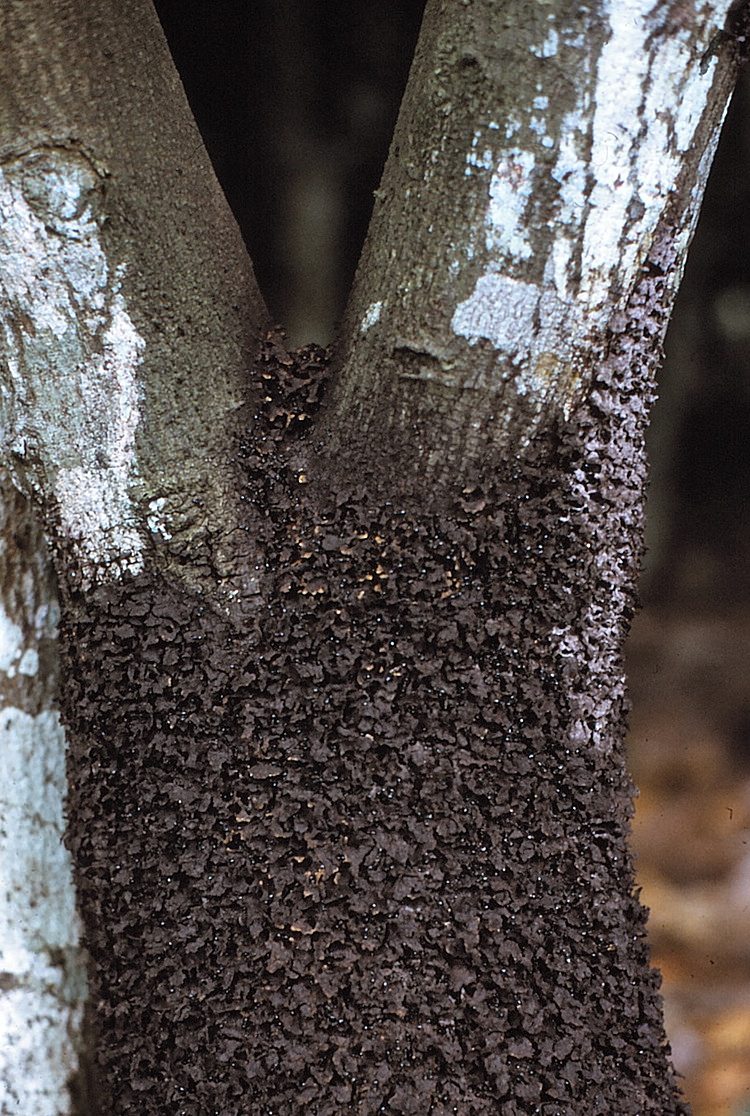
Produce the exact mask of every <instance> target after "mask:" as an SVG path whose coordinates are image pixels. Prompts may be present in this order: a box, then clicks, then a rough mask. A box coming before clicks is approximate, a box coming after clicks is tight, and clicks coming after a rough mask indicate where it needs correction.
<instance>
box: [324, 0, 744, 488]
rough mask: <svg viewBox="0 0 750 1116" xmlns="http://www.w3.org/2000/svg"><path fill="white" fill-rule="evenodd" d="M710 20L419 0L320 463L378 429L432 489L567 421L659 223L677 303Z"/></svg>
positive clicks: (622, 10)
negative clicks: (668, 242) (672, 262)
mask: <svg viewBox="0 0 750 1116" xmlns="http://www.w3.org/2000/svg"><path fill="white" fill-rule="evenodd" d="M729 7H730V6H729V4H728V3H726V2H725V0H722V2H719V3H706V4H701V5H697V4H679V5H669V4H661V3H658V4H654V3H653V2H652V0H616V2H615V3H610V2H609V0H599V2H597V3H594V4H589V5H580V4H576V3H572V0H570V2H569V0H561V2H558V3H555V4H541V3H539V4H527V3H525V2H524V0H510V2H509V0H484V2H482V3H478V4H477V3H472V4H464V3H455V2H454V0H435V2H433V3H431V4H428V6H427V9H426V12H425V18H424V25H423V28H422V34H421V36H420V42H419V47H418V50H417V54H416V58H415V63H414V66H413V68H412V71H411V74H410V78H409V83H408V86H407V89H406V93H405V96H404V101H403V104H402V109H401V113H400V116H399V121H398V124H397V126H396V131H395V134H394V138H393V143H392V146H391V151H390V155H389V159H388V163H387V165H386V169H385V173H384V176H383V182H382V184H381V187H380V190H379V191H378V196H377V201H376V205H375V211H374V214H373V220H372V223H371V225H370V232H369V234H368V240H367V243H366V245H365V249H364V252H363V255H362V259H361V262H360V267H359V272H358V277H357V279H356V281H355V284H354V289H353V291H352V296H351V300H350V304H349V308H348V311H347V316H346V321H345V323H344V327H343V331H342V335H341V337H340V339H339V363H340V365H341V375H340V376H339V377H338V379H337V383H336V387H335V389H334V391H333V393H332V399H331V403H330V417H329V426H330V438H331V441H332V445H333V447H334V452H338V447H340V446H341V444H342V443H343V442H345V441H346V439H347V437H350V436H351V434H350V432H351V430H352V428H355V429H356V430H358V431H359V430H361V429H364V431H365V432H367V431H370V430H371V431H372V432H373V435H374V437H375V438H376V439H377V438H379V437H380V434H379V431H380V430H381V428H382V426H383V425H384V424H386V425H388V427H389V428H393V429H399V430H401V431H402V432H403V434H404V437H408V438H409V440H410V441H411V442H412V444H413V445H414V448H415V451H416V452H415V455H414V456H415V460H418V461H419V464H418V466H417V468H418V470H419V471H422V470H423V469H424V468H427V470H428V472H429V473H430V474H431V475H432V476H433V477H435V478H445V477H448V478H452V477H454V476H455V472H456V465H455V460H456V458H457V457H459V456H460V457H461V459H462V460H463V461H465V462H468V461H470V460H471V459H472V458H473V459H474V460H475V461H481V460H482V459H483V458H484V457H485V455H486V454H487V453H490V454H491V453H492V450H493V447H497V446H498V445H502V446H503V447H504V449H505V451H506V453H508V454H513V453H515V452H517V451H518V450H519V449H521V450H522V449H523V447H524V446H525V445H526V444H527V443H528V441H529V440H530V439H531V438H533V436H534V434H535V433H536V432H537V431H538V430H540V429H544V428H545V427H547V426H549V424H551V423H554V422H556V421H557V419H558V418H559V417H564V418H568V417H570V415H571V414H572V413H573V411H574V410H575V407H576V405H577V404H578V403H579V402H580V401H581V400H582V399H584V398H585V396H586V394H587V392H588V390H589V388H590V385H591V376H592V369H593V368H595V367H596V366H597V364H598V362H599V361H600V360H601V359H602V358H603V357H604V356H605V355H606V353H607V350H608V347H609V344H610V335H611V330H612V327H613V324H615V323H619V325H618V326H617V328H621V327H622V321H623V314H624V313H625V312H626V307H627V305H628V300H629V298H630V295H631V293H632V291H633V289H634V286H635V284H636V283H637V281H638V276H639V274H640V271H641V268H642V267H643V264H644V261H645V259H646V257H647V255H648V254H649V252H650V250H651V246H652V244H653V243H654V241H655V239H656V238H657V231H658V229H659V228H660V227H663V226H667V227H669V228H670V229H671V230H672V232H673V235H674V236H675V237H676V238H677V242H678V243H679V246H680V251H679V252H678V253H677V256H676V260H677V263H676V266H675V270H674V272H673V274H672V275H671V276H670V282H669V285H668V286H669V294H668V297H669V298H670V299H671V298H672V297H673V296H674V293H675V292H676V288H677V285H678V283H679V279H680V276H681V273H682V262H683V261H684V257H685V253H686V251H687V245H688V244H689V241H690V238H691V236H692V232H693V228H694V225H695V221H696V219H697V214H698V209H699V206H700V199H701V196H702V183H703V182H704V181H705V177H706V174H707V168H708V166H709V165H710V161H711V158H712V156H713V150H714V147H715V143H716V139H717V136H718V124H719V122H720V120H721V117H722V115H723V113H724V110H725V107H726V103H727V99H728V97H729V95H730V93H731V90H732V88H733V85H734V79H735V75H736V68H737V49H736V45H733V40H732V39H731V38H729V37H728V36H727V38H726V39H723V40H722V43H723V46H722V49H721V50H720V51H719V53H718V54H717V55H710V56H706V50H707V48H708V46H709V44H710V43H711V41H712V40H713V38H714V34H715V32H716V30H717V28H718V27H719V26H722V25H723V23H724V20H725V17H726V16H727V12H728V9H729ZM735 7H736V5H735ZM733 18H735V17H733ZM701 161H703V166H701V165H700V164H701ZM665 293H666V292H665Z"/></svg>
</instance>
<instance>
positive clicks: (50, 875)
mask: <svg viewBox="0 0 750 1116" xmlns="http://www.w3.org/2000/svg"><path fill="white" fill-rule="evenodd" d="M0 586H2V601H3V610H2V613H0V695H1V698H2V710H1V712H0V739H1V748H2V757H3V758H2V768H3V775H2V780H1V781H0V804H1V805H0V817H1V818H2V823H1V824H0V880H2V904H1V905H0V1111H2V1112H8V1113H10V1112H14V1113H15V1112H18V1113H24V1114H25V1113H32V1112H33V1113H35V1114H37V1116H58V1114H60V1113H63V1112H65V1113H67V1112H69V1111H70V1110H71V1108H70V1106H71V1105H72V1104H73V1103H74V1102H75V1101H76V1100H77V1101H83V1100H84V1097H83V1096H82V1095H81V1093H82V1088H81V1085H82V1082H83V1081H84V1075H83V1074H82V1073H80V1072H79V1054H80V1047H81V1030H82V1016H83V1007H84V1001H85V996H86V979H85V972H84V967H83V959H82V957H81V951H80V941H79V936H80V927H79V923H78V918H77V916H76V911H75V893H74V890H73V879H72V872H71V864H70V856H69V854H68V852H67V850H66V849H65V847H64V846H63V844H62V838H63V835H64V824H63V811H64V800H65V736H64V733H63V729H62V726H61V724H60V716H59V713H58V710H57V703H56V698H57V676H58V659H57V647H56V642H55V637H56V634H57V620H58V608H57V599H56V593H55V584H54V578H53V576H52V571H51V566H50V561H49V557H48V555H47V552H46V547H45V545H44V539H43V538H42V536H41V532H40V530H39V527H38V524H37V523H36V521H35V518H34V517H33V516H32V514H31V509H30V507H29V504H28V501H27V500H25V499H24V498H23V497H22V496H21V494H20V493H19V492H18V491H16V489H14V488H13V486H12V485H11V483H10V481H9V480H8V477H7V476H3V477H2V480H1V481H0Z"/></svg>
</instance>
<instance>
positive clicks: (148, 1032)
mask: <svg viewBox="0 0 750 1116" xmlns="http://www.w3.org/2000/svg"><path fill="white" fill-rule="evenodd" d="M324 370H325V359H324V354H322V353H321V352H320V351H318V350H307V351H306V352H304V353H301V354H298V355H297V356H296V357H295V358H290V357H288V356H287V355H286V353H285V352H284V350H283V349H282V348H281V346H280V345H279V344H278V343H277V342H274V340H273V339H270V340H269V343H268V346H267V349H266V352H265V359H264V360H263V361H262V362H261V366H260V368H259V371H258V375H259V376H260V377H261V382H262V383H263V384H264V385H265V393H264V394H265V401H264V404H263V413H262V416H261V420H260V421H261V423H262V434H263V437H257V432H258V424H257V423H256V425H255V426H254V433H255V435H256V436H255V437H254V438H253V440H252V441H251V442H249V443H248V445H247V446H246V447H245V449H244V451H243V458H244V468H245V470H246V476H247V499H248V503H249V504H250V505H252V506H253V507H254V508H255V509H256V510H259V511H258V514H260V516H261V517H262V525H261V528H260V533H261V535H262V537H263V541H264V546H265V547H266V554H267V572H266V590H265V609H264V611H263V613H262V614H261V615H260V616H259V618H258V621H257V624H256V626H255V627H254V628H253V630H251V631H248V632H244V633H237V632H236V631H234V630H232V629H230V627H229V626H228V625H226V624H225V623H223V622H222V621H221V620H220V619H219V618H218V617H217V616H216V615H215V614H214V613H213V612H211V611H210V610H209V609H207V608H204V607H203V606H201V604H200V602H199V601H195V600H192V599H188V598H187V597H185V596H181V595H180V594H179V593H178V592H177V591H176V590H174V589H171V588H169V587H168V586H166V585H164V584H163V583H161V582H160V581H159V580H157V579H151V580H148V579H147V578H146V577H145V576H144V577H141V578H139V579H136V580H134V581H131V582H130V583H128V584H126V585H121V586H119V587H117V588H116V589H115V588H101V589H99V590H97V591H96V592H94V593H93V594H92V595H89V596H87V598H86V599H85V600H78V599H76V598H75V597H74V598H73V599H72V600H70V601H69V602H68V605H67V611H66V620H65V633H64V634H65V641H66V649H67V650H66V654H67V671H66V676H67V681H68V686H67V691H66V693H67V719H68V722H69V726H70V730H71V783H72V788H73V789H72V792H71V831H72V835H73V836H72V844H73V851H74V855H75V861H76V865H77V874H78V883H79V887H80V890H81V898H82V906H83V910H84V914H85V918H86V924H87V933H88V944H89V948H90V950H91V954H92V958H93V964H92V970H93V987H94V998H93V1013H94V1017H95V1024H96V1027H97V1029H98V1033H99V1044H98V1073H99V1079H100V1082H99V1088H100V1090H101V1093H102V1098H103V1099H102V1111H104V1112H107V1113H133V1112H136V1111H137V1112H138V1113H140V1114H143V1116H148V1114H150V1113H154V1114H156V1113H159V1116H163V1113H165V1112H170V1113H175V1114H180V1116H182V1114H185V1116H187V1114H190V1116H193V1114H195V1116H198V1114H200V1116H208V1114H212V1113H216V1114H218V1116H234V1114H237V1116H239V1114H241V1113H242V1114H247V1113H252V1114H257V1116H299V1113H301V1112H309V1113H315V1116H334V1114H340V1113H345V1112H356V1113H360V1114H363V1116H364V1114H368V1113H370V1114H373V1113H380V1112H383V1113H394V1114H395V1113H404V1114H405V1113H414V1114H419V1116H426V1114H434V1116H438V1114H440V1116H447V1114H460V1116H489V1114H490V1113H492V1114H493V1116H494V1114H496V1113H497V1112H498V1111H499V1110H500V1109H501V1110H502V1112H503V1113H504V1114H507V1116H513V1114H519V1116H520V1114H521V1113H528V1112H532V1111H533V1112H538V1113H543V1114H547V1116H553V1114H556V1113H561V1114H567V1113H576V1114H581V1116H583V1114H584V1113H585V1114H586V1116H605V1114H606V1116H611V1114H612V1113H613V1112H617V1113H618V1114H622V1116H635V1114H636V1113H640V1114H645V1113H654V1114H657V1113H658V1114H659V1116H664V1114H666V1113H672V1114H676V1113H678V1112H682V1111H683V1108H682V1106H681V1104H680V1103H679V1102H678V1101H677V1100H676V1099H675V1094H674V1091H673V1090H672V1088H671V1085H670V1082H669V1079H668V1076H667V1074H666V1073H665V1058H666V1055H665V1050H664V1036H663V1031H662V1026H661V1021H660V1003H659V997H658V994H657V990H656V979H655V977H654V976H653V975H651V974H650V973H649V972H648V968H647V965H648V958H647V950H646V946H645V942H644V937H643V935H644V920H643V912H642V910H641V908H640V906H639V903H638V901H637V899H636V898H635V897H634V896H633V893H632V873H631V866H630V863H629V859H628V856H627V853H626V835H627V831H628V817H629V812H630V806H629V794H630V784H629V782H628V779H627V776H626V773H625V770H624V765H623V762H622V745H623V742H622V733H623V729H622V724H623V704H624V697H623V693H624V687H623V681H622V668H621V662H620V655H619V648H620V645H621V641H622V638H623V635H624V632H625V629H626V626H627V621H628V617H629V615H630V613H631V611H632V587H631V581H632V570H633V569H634V568H635V562H636V555H637V552H638V547H639V542H638V533H639V526H640V472H639V470H640V465H639V462H640V456H639V453H640V450H639V444H640V443H639V439H640V428H641V426H642V416H640V415H638V414H636V416H635V418H633V420H632V422H631V423H630V424H628V423H627V422H624V421H623V420H622V414H623V411H625V412H627V410H628V408H629V409H630V412H631V413H632V412H633V407H632V406H631V402H632V400H627V401H626V402H627V407H625V408H623V406H622V405H621V404H622V402H623V397H622V394H621V392H622V390H623V389H621V388H615V387H613V386H612V385H611V384H609V383H607V382H604V381H603V382H602V383H601V384H600V385H599V386H598V387H597V389H596V390H595V391H594V392H593V394H592V396H591V400H590V404H589V409H588V411H587V415H588V418H584V421H583V430H584V435H583V437H581V435H580V430H581V425H580V416H579V425H578V435H577V437H576V440H575V441H573V440H572V439H571V440H570V442H569V443H566V441H565V438H564V437H561V438H560V439H559V440H558V439H556V438H553V437H552V436H550V437H549V438H548V439H547V440H546V441H544V440H540V445H539V448H538V460H536V461H534V460H532V459H531V458H529V460H527V461H525V462H524V467H523V471H522V472H519V473H518V474H515V473H513V472H512V471H507V472H505V473H500V472H498V473H496V474H494V475H491V476H489V477H485V478H483V479H477V481H476V483H474V482H471V483H468V484H462V486H461V487H460V489H459V490H457V491H456V492H454V493H453V494H451V495H450V496H449V497H446V499H445V500H442V501H440V500H437V501H430V500H427V499H425V496H424V493H422V494H416V495H414V494H410V493H409V492H408V491H399V485H398V483H397V472H398V463H397V462H396V463H395V464H394V466H393V467H392V469H391V475H389V476H388V477H387V480H388V484H384V483H383V475H384V474H383V473H382V472H381V473H379V474H376V473H373V474H372V475H366V473H365V472H363V471H361V470H358V471H357V472H356V474H355V475H352V473H353V471H352V470H341V473H342V475H339V476H336V477H334V478H333V479H331V477H330V474H329V476H328V479H326V478H325V477H324V476H317V477H316V476H315V475H314V470H311V473H312V474H313V475H308V473H307V471H306V470H305V468H304V467H302V466H300V464H299V462H300V461H301V460H312V458H311V454H310V450H309V448H308V449H305V444H306V443H305V439H306V438H308V437H309V434H308V433H307V430H306V428H307V426H308V425H309V415H310V413H311V411H312V409H313V408H314V406H315V405H316V399H317V396H318V390H319V385H320V383H321V382H322V379H323V375H324ZM628 390H629V391H630V392H631V393H632V396H633V397H634V398H636V399H637V398H639V397H640V395H642V394H643V385H642V384H633V385H630V387H629V389H628ZM301 448H302V449H303V450H304V452H305V454H306V457H305V456H304V455H303V454H302V453H301ZM592 492H593V493H595V499H592V497H591V493H592ZM498 1106H500V1108H499V1107H498Z"/></svg>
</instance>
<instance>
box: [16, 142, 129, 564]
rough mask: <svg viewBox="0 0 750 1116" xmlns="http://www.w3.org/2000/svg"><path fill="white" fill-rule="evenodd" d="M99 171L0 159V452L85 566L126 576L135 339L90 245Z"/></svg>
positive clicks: (77, 164) (117, 278)
mask: <svg viewBox="0 0 750 1116" xmlns="http://www.w3.org/2000/svg"><path fill="white" fill-rule="evenodd" d="M103 189H104V175H103V174H101V173H100V172H99V171H98V170H97V168H96V167H95V166H94V164H93V163H92V161H91V160H90V159H88V158H87V157H86V156H85V155H84V154H83V153H81V152H80V151H77V150H75V149H69V148H63V147H49V148H42V149H36V150H34V151H31V152H26V153H24V154H22V155H20V156H18V157H17V158H14V159H10V160H7V161H6V162H5V163H4V164H3V165H2V166H0V212H1V213H2V222H1V223H0V329H1V333H0V344H2V347H3V350H4V351H3V354H2V357H3V359H2V449H3V453H4V456H5V459H6V461H7V462H8V464H9V465H10V466H11V468H12V470H13V473H14V475H15V477H16V478H17V479H18V480H19V481H20V482H21V483H22V484H24V485H26V486H27V487H31V488H33V489H35V490H36V491H38V492H44V494H45V497H46V499H47V500H48V501H52V502H54V503H55V504H56V505H57V511H58V513H59V518H60V525H61V530H62V532H63V533H64V535H66V536H67V538H68V539H69V540H70V542H71V546H72V550H73V553H74V554H75V556H76V560H77V562H78V564H79V565H80V567H81V569H82V571H83V572H84V573H89V574H93V573H96V574H97V575H99V574H103V575H104V576H107V577H111V576H113V575H116V574H118V573H120V574H121V573H123V572H125V571H129V572H137V570H138V569H140V568H141V565H142V552H143V549H144V541H143V536H142V532H141V530H139V529H138V527H137V526H136V524H135V516H134V511H133V507H134V504H133V497H132V488H133V485H134V483H136V482H137V479H138V468H137V462H136V430H137V427H138V424H139V421H140V391H139V384H138V366H139V364H140V362H141V359H142V355H143V351H144V348H145V342H144V340H143V338H142V337H141V336H140V334H139V333H138V330H137V329H136V327H135V325H134V323H133V320H132V318H131V317H130V315H129V313H128V308H127V305H126V302H125V298H124V295H123V292H122V279H123V275H124V267H123V266H119V267H118V266H115V267H114V268H113V267H112V266H111V265H110V263H109V261H108V259H107V254H106V251H105V246H104V244H103V236H102V227H103V224H104V214H103V207H102V194H103Z"/></svg>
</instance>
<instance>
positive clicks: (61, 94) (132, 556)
mask: <svg viewBox="0 0 750 1116" xmlns="http://www.w3.org/2000/svg"><path fill="white" fill-rule="evenodd" d="M0 35H1V39H0V52H1V56H2V88H1V89H0V105H2V108H0V195H1V198H2V209H3V215H4V220H3V225H2V232H0V323H1V325H2V331H1V333H0V344H2V348H3V350H4V351H3V353H2V358H3V359H2V369H3V394H2V425H3V439H2V442H3V453H4V455H5V457H6V460H7V461H8V463H9V465H10V466H11V468H12V470H13V474H14V477H15V478H16V480H17V482H18V483H20V484H22V485H24V486H25V487H27V488H29V487H30V488H32V489H33V490H35V491H36V492H37V493H39V494H41V496H42V497H43V499H44V501H45V504H46V506H47V509H48V513H49V514H50V516H51V517H52V521H53V531H54V534H55V535H56V537H57V539H58V542H59V544H60V546H61V548H62V553H63V555H64V563H65V565H66V569H67V572H68V574H69V576H70V577H71V578H72V579H73V580H74V581H79V582H82V583H84V584H86V583H88V582H90V581H91V580H92V579H94V578H97V579H100V578H105V579H107V578H111V577H113V576H115V577H116V576H121V575H123V574H125V573H129V574H134V573H137V572H138V571H139V570H140V569H141V568H142V567H143V565H144V563H145V562H146V561H147V559H148V560H149V561H151V560H153V561H156V562H158V563H160V564H161V565H162V566H163V567H164V568H167V569H170V570H172V571H173V572H175V573H178V576H180V577H181V578H183V579H184V578H187V579H188V580H191V579H192V580H193V581H194V582H195V583H196V584H198V583H200V584H201V585H202V587H203V589H204V590H206V591H208V592H210V593H212V594H213V593H218V595H219V596H220V597H222V598H225V599H226V602H230V601H231V600H235V601H236V600H238V599H239V596H240V589H241V590H242V592H250V593H251V592H252V589H253V575H252V572H249V571H251V569H252V566H253V561H252V556H249V555H248V553H247V552H248V550H249V549H251V548H250V547H249V546H248V543H247V541H246V539H244V538H243V539H238V535H237V531H236V521H237V515H236V496H235V484H234V472H233V465H232V460H231V458H232V452H233V447H234V441H235V438H234V435H235V433H236V427H237V423H238V415H239V410H240V407H241V406H242V404H243V403H244V402H245V401H246V396H247V369H248V365H249V363H250V359H251V357H252V355H253V354H254V349H255V345H256V343H257V338H258V335H259V332H260V330H261V328H263V327H264V326H265V325H266V324H267V312H266V310H265V307H264V305H263V301H262V299H261V296H260V294H259V292H258V289H257V286H256V284H255V280H254V277H253V274H252V268H251V265H250V262H249V260H248V258H247V254H246V252H245V249H244V246H243V244H242V241H241V238H240V234H239V231H238V229H237V227H236V224H235V222H234V219H233V217H232V215H231V213H230V211H229V209H228V207H227V205H226V203H225V201H224V198H223V195H222V193H221V190H220V188H219V185H218V183H217V182H216V179H215V177H214V174H213V171H212V169H211V166H210V163H209V161H208V157H207V155H206V153H205V151H204V148H203V145H202V143H201V139H200V136H199V134H198V132H197V129H196V127H195V124H194V122H193V119H192V116H191V114H190V110H189V108H188V105H187V101H186V100H185V96H184V93H183V92H182V89H181V86H180V83H179V79H178V78H177V75H176V72H175V70H174V67H173V65H172V62H171V58H170V56H169V52H168V50H167V46H166V43H165V41H164V37H163V35H162V33H161V28H160V26H159V24H158V21H157V19H156V16H155V14H154V11H153V8H152V6H151V4H150V3H149V2H147V0H135V2H134V3H132V4H128V5H126V6H123V5H121V4H119V3H117V0H105V2H104V3H102V4H99V5H97V6H96V7H94V6H93V5H82V4H80V3H78V2H76V0H59V2H57V3H55V4H52V5H50V4H47V3H46V2H45V0H31V2H27V0H21V2H18V0H9V2H6V3H5V4H4V5H3V13H2V23H1V24H0ZM165 277H166V279H167V281H166V282H165ZM149 555H150V557H148V556H149ZM178 571H179V572H178ZM235 581H236V582H237V584H234V582H235ZM230 583H231V584H230ZM227 607H230V606H229V605H228V606H227Z"/></svg>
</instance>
